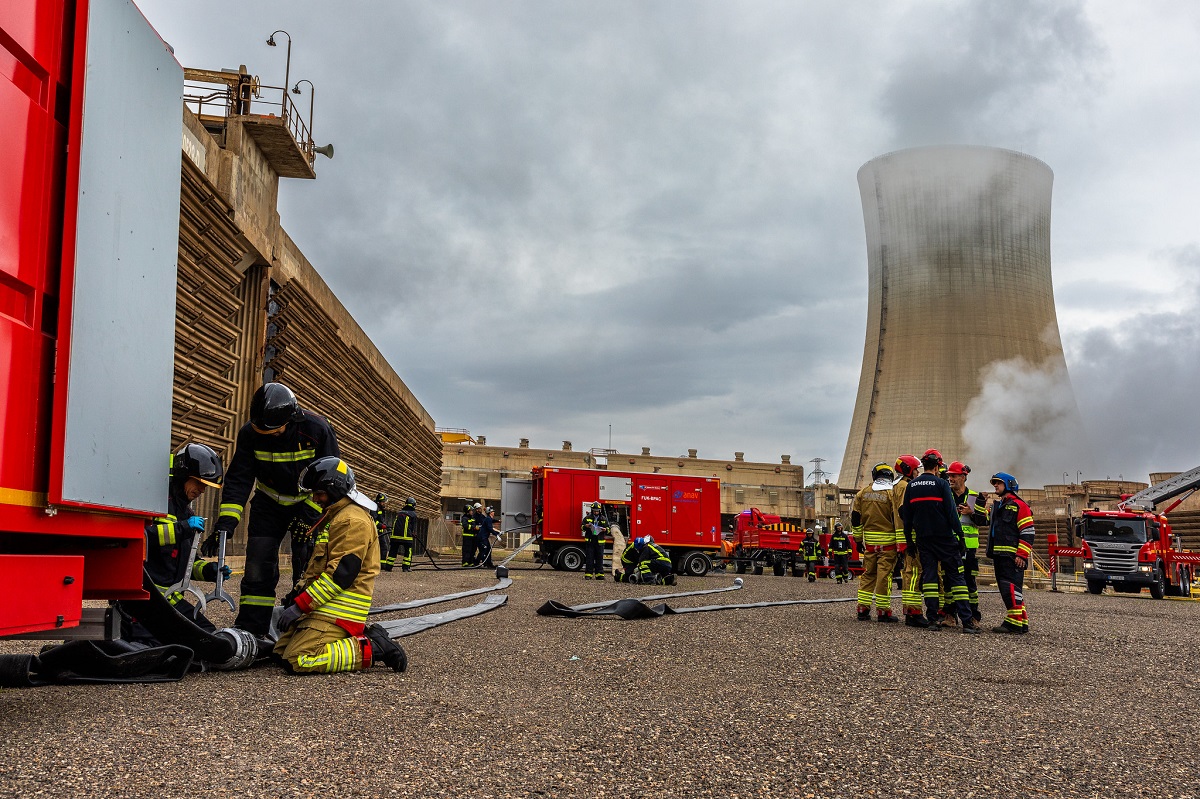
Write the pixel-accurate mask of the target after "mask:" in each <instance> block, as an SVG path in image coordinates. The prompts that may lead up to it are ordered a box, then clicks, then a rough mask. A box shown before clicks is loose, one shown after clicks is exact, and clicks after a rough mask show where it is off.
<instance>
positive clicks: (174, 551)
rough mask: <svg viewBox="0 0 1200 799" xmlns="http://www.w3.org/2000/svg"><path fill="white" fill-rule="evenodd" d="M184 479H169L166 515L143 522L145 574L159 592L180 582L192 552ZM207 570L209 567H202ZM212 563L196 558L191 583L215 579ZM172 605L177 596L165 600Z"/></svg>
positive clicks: (194, 533) (190, 509) (189, 512)
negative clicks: (144, 530)
mask: <svg viewBox="0 0 1200 799" xmlns="http://www.w3.org/2000/svg"><path fill="white" fill-rule="evenodd" d="M185 482H186V480H172V481H171V486H170V491H169V493H168V495H167V515H166V516H163V517H160V518H157V519H154V520H153V521H149V522H146V573H147V574H149V575H150V579H151V580H152V581H153V582H154V585H155V586H157V587H158V590H159V591H162V592H164V593H165V592H166V590H167V589H168V588H170V587H171V586H172V585H174V584H175V583H177V582H179V581H180V580H182V579H183V576H184V574H185V573H186V571H187V563H186V561H187V558H188V555H190V554H191V553H192V541H193V539H194V538H195V537H196V535H197V533H196V532H194V531H193V530H192V529H191V528H190V527H188V526H187V520H188V519H189V518H190V517H191V516H192V506H191V503H189V502H188V499H187V494H185V493H183V486H184V484H185ZM206 567H211V568H206ZM216 569H217V567H216V564H215V563H208V562H206V561H203V560H201V559H200V558H196V563H195V565H194V566H192V579H193V580H215V579H216V577H217V572H216ZM167 599H169V600H171V604H175V600H176V599H178V597H175V598H172V597H169V596H168V597H167Z"/></svg>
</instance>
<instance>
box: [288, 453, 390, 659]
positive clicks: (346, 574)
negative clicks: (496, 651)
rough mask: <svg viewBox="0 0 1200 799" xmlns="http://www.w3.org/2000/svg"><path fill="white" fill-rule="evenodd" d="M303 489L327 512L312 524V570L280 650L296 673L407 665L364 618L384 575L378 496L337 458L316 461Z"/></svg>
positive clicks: (292, 601)
mask: <svg viewBox="0 0 1200 799" xmlns="http://www.w3.org/2000/svg"><path fill="white" fill-rule="evenodd" d="M300 489H301V490H302V491H306V492H311V493H312V499H313V501H314V502H315V503H317V504H318V505H320V506H321V507H322V508H323V509H324V513H323V514H322V515H321V518H320V519H318V520H317V523H316V525H315V527H314V528H313V529H314V531H315V538H314V542H313V543H314V550H313V555H312V559H311V560H310V561H309V563H308V569H306V570H305V572H304V576H303V577H301V578H300V581H299V582H298V583H297V584H296V587H295V589H293V591H292V593H291V594H289V595H288V598H287V599H285V600H284V605H285V608H284V610H283V612H282V613H281V614H280V615H279V618H278V619H277V621H276V625H277V627H278V628H279V631H280V636H279V641H278V643H276V644H275V656H276V657H278V658H281V659H282V660H283V661H285V664H286V666H285V667H286V668H288V669H289V670H290V671H293V672H324V673H330V672H337V671H359V670H361V669H365V668H368V667H370V666H372V665H374V664H375V663H386V664H387V665H388V666H390V667H391V668H393V669H395V670H396V671H404V670H405V669H406V668H407V667H408V657H407V655H405V653H404V650H403V649H402V648H401V647H400V645H399V644H397V643H396V642H395V641H393V640H391V639H390V638H389V637H388V635H387V632H386V631H384V630H383V629H382V628H380V627H379V626H378V625H374V624H372V625H367V624H366V621H367V611H369V610H370V608H371V596H372V593H373V591H374V588H375V577H376V576H377V575H378V574H379V536H378V535H377V533H376V530H375V523H374V521H373V520H372V518H371V514H370V512H369V511H370V510H371V505H373V503H372V502H371V501H370V500H368V499H367V498H366V497H364V496H363V495H362V494H360V493H358V491H356V490H355V486H354V472H352V471H350V467H349V466H347V465H346V463H345V461H343V460H341V459H340V458H336V457H326V458H318V459H317V460H315V461H313V462H312V463H310V464H309V465H308V466H307V467H306V468H305V469H304V471H303V472H301V474H300Z"/></svg>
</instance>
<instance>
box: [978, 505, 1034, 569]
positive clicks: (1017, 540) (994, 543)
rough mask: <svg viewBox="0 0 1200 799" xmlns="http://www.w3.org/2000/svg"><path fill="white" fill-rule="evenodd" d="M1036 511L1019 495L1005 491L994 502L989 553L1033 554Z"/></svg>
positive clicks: (1026, 556)
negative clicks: (1034, 515)
mask: <svg viewBox="0 0 1200 799" xmlns="http://www.w3.org/2000/svg"><path fill="white" fill-rule="evenodd" d="M1035 534H1036V531H1035V530H1034V529H1033V511H1031V510H1030V509H1029V506H1028V505H1026V504H1025V500H1023V499H1021V498H1020V497H1018V496H1017V495H1016V494H1005V495H1004V496H1002V497H999V498H997V499H996V501H995V502H994V503H993V504H992V529H991V531H990V533H989V535H988V545H987V556H988V557H989V558H995V557H999V556H1002V555H1008V556H1009V557H1017V558H1024V559H1025V560H1026V561H1029V559H1030V558H1031V557H1032V556H1033V539H1034V536H1035Z"/></svg>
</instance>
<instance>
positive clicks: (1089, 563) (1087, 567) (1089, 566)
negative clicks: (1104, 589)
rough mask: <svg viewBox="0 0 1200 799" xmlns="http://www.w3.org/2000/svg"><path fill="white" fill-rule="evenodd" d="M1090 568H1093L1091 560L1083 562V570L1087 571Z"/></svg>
mask: <svg viewBox="0 0 1200 799" xmlns="http://www.w3.org/2000/svg"><path fill="white" fill-rule="evenodd" d="M1090 568H1092V562H1091V561H1090V560H1085V561H1084V562H1083V570H1084V571H1087V570H1088V569H1090Z"/></svg>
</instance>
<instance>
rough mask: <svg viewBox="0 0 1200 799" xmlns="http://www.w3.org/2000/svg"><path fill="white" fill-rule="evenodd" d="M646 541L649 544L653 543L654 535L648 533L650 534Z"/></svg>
mask: <svg viewBox="0 0 1200 799" xmlns="http://www.w3.org/2000/svg"><path fill="white" fill-rule="evenodd" d="M646 543H647V544H653V543H654V536H652V535H648V536H646Z"/></svg>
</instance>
